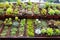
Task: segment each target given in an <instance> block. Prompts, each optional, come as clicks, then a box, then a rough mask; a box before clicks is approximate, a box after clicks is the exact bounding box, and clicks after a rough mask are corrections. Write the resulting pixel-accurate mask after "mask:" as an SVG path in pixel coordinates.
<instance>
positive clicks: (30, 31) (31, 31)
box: [27, 19, 34, 37]
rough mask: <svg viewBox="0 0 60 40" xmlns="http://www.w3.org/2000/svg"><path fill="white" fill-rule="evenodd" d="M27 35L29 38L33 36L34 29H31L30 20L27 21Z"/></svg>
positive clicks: (31, 22)
mask: <svg viewBox="0 0 60 40" xmlns="http://www.w3.org/2000/svg"><path fill="white" fill-rule="evenodd" d="M27 24H28V25H27V35H28V36H29V37H33V36H34V27H33V21H32V19H27Z"/></svg>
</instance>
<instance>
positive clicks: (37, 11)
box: [33, 4, 40, 14]
mask: <svg viewBox="0 0 60 40" xmlns="http://www.w3.org/2000/svg"><path fill="white" fill-rule="evenodd" d="M33 12H34V14H39V13H40V12H39V7H38V5H37V4H35V5H34V7H33Z"/></svg>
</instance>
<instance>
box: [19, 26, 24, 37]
mask: <svg viewBox="0 0 60 40" xmlns="http://www.w3.org/2000/svg"><path fill="white" fill-rule="evenodd" d="M19 35H20V36H23V35H24V26H22V27H20V28H19Z"/></svg>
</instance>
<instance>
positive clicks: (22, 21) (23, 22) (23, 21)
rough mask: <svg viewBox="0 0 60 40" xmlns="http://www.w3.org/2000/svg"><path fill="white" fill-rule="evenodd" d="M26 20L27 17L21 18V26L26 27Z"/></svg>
mask: <svg viewBox="0 0 60 40" xmlns="http://www.w3.org/2000/svg"><path fill="white" fill-rule="evenodd" d="M25 21H26V19H22V20H21V22H20V26H21V27H24V25H25Z"/></svg>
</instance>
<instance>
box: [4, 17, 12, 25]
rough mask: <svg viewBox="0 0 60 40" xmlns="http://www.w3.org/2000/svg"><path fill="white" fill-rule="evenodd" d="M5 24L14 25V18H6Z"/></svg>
mask: <svg viewBox="0 0 60 40" xmlns="http://www.w3.org/2000/svg"><path fill="white" fill-rule="evenodd" d="M4 24H5V25H12V19H11V18H9V19H7V18H6V19H5V21H4Z"/></svg>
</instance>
